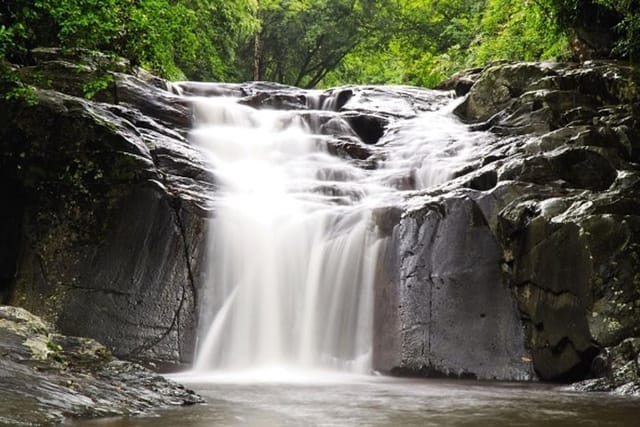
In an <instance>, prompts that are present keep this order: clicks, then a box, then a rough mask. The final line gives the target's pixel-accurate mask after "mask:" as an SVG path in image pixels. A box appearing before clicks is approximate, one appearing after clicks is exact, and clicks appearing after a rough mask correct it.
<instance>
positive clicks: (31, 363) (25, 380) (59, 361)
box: [0, 306, 202, 425]
mask: <svg viewBox="0 0 640 427" xmlns="http://www.w3.org/2000/svg"><path fill="white" fill-rule="evenodd" d="M0 352H1V353H2V358H0V372H1V374H0V386H1V387H0V424H3V425H45V424H47V425H48V424H54V423H59V422H62V421H64V420H65V419H70V418H71V419H72V418H78V417H83V418H87V417H98V416H112V415H113V416H115V415H133V414H139V413H142V412H144V411H148V410H150V409H153V408H157V407H162V406H169V405H190V404H194V403H201V402H202V399H201V398H200V397H199V396H197V395H196V394H194V393H193V392H191V391H189V390H186V389H185V388H184V387H182V386H181V385H178V384H175V383H173V382H171V381H168V380H166V379H164V378H163V377H160V376H159V375H156V374H154V373H153V372H151V371H149V370H147V369H145V368H143V367H141V366H139V365H136V364H133V363H130V362H123V361H120V360H117V359H115V358H114V357H113V356H112V355H111V353H110V352H109V350H107V348H106V347H104V346H102V345H101V344H99V343H98V342H96V341H94V340H92V339H88V338H77V337H69V336H64V335H59V334H57V333H55V331H54V330H53V329H52V328H51V327H50V326H49V325H48V324H47V323H46V322H44V321H42V320H41V319H40V318H38V317H36V316H34V315H32V314H31V313H29V312H27V311H26V310H23V309H20V308H16V307H8V306H0Z"/></svg>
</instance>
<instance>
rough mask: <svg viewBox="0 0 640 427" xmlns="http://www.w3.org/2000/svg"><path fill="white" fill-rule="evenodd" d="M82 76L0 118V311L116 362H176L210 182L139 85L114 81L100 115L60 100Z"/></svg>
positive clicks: (88, 105)
mask: <svg viewBox="0 0 640 427" xmlns="http://www.w3.org/2000/svg"><path fill="white" fill-rule="evenodd" d="M46 52H48V51H46ZM52 55H53V54H52ZM53 58H57V59H53ZM51 61H58V62H59V61H61V60H60V58H59V57H55V56H53V57H52V58H48V57H47V60H43V62H42V63H41V64H39V65H37V66H36V67H30V68H29V70H21V71H20V72H21V73H24V74H26V73H31V74H33V75H39V76H42V75H46V73H47V72H51V70H52V69H55V70H57V69H58V65H59V64H58V62H54V63H52V62H51ZM65 64H66V65H65V67H66V68H65V70H67V68H68V67H72V66H77V65H72V64H71V63H65ZM94 65H95V64H94ZM94 65H92V64H91V63H89V64H88V65H83V66H82V67H81V68H82V69H83V70H84V71H85V74H82V73H75V74H72V75H71V77H69V78H67V79H64V78H61V79H57V78H56V77H57V74H53V75H49V76H48V78H47V79H46V80H47V81H50V82H56V84H57V86H55V85H54V86H55V87H54V89H57V90H58V91H53V90H47V89H36V90H35V92H34V97H35V100H36V101H37V102H36V103H35V104H32V103H30V102H14V103H3V104H2V106H0V116H1V117H2V120H1V121H2V125H1V126H0V139H1V140H2V141H3V152H2V154H1V155H0V178H1V179H0V195H1V196H2V205H3V206H10V207H11V208H8V209H3V214H2V215H3V216H4V217H5V220H4V221H2V224H1V225H0V234H1V235H2V236H6V239H3V247H2V252H1V253H0V255H1V256H0V288H1V291H2V296H3V300H4V301H5V302H8V303H11V304H14V305H20V306H22V307H26V308H28V309H29V310H31V311H33V312H35V313H37V314H39V315H42V316H44V317H45V318H46V319H47V320H48V321H50V322H52V323H53V324H55V325H56V326H57V327H58V328H60V330H62V331H63V332H64V333H66V334H70V335H77V336H87V337H92V338H95V339H98V340H100V341H101V342H103V343H104V344H106V345H107V346H109V348H110V349H111V350H112V351H113V352H114V353H115V354H116V355H117V356H120V357H126V358H135V359H138V360H149V361H155V362H157V363H162V362H166V363H171V364H180V363H189V362H190V361H191V359H192V354H193V349H194V339H195V327H196V318H195V314H194V313H195V305H196V301H197V289H198V287H199V283H200V281H201V274H200V272H201V270H202V269H201V267H200V265H201V259H202V255H201V254H202V253H203V245H204V241H203V238H202V236H203V234H204V233H205V232H206V217H207V216H208V211H207V208H206V206H207V200H206V197H207V196H206V194H208V192H209V191H210V189H211V188H212V185H213V184H212V175H211V172H210V171H209V170H208V167H207V166H206V164H205V162H204V160H203V159H202V156H201V155H200V154H199V153H198V152H197V151H195V150H194V149H193V148H192V147H191V146H190V144H189V143H188V142H187V140H186V131H187V129H188V127H189V126H190V120H191V118H190V115H191V113H190V108H189V107H186V106H185V104H184V103H182V102H181V101H180V100H179V99H178V98H176V97H175V96H173V95H171V94H170V93H169V92H166V91H164V90H162V89H158V88H157V87H156V86H154V85H153V84H151V83H152V81H151V80H143V79H142V78H140V77H134V76H131V75H126V74H118V73H115V74H113V82H112V85H113V87H111V88H109V89H107V90H106V91H105V92H104V93H100V94H99V97H101V98H102V99H103V100H104V101H108V102H104V103H98V102H91V101H87V100H85V99H82V98H79V97H77V96H73V95H78V93H76V91H77V90H78V86H82V84H80V83H79V82H76V81H74V82H70V80H69V79H71V78H73V79H82V78H85V79H90V78H92V76H94V75H95V74H97V73H99V70H98V69H97V68H95V66H94ZM38 66H40V67H41V68H37V67H38ZM92 67H93V68H92ZM67 71H68V70H67ZM72 83H73V84H72ZM62 91H66V92H68V93H63V92H62ZM114 93H118V94H119V100H116V99H113V98H109V97H111V96H112V95H113V94H114ZM96 96H98V95H96ZM173 99H175V102H172V100H173ZM5 242H6V243H5Z"/></svg>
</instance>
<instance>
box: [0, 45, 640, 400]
mask: <svg viewBox="0 0 640 427" xmlns="http://www.w3.org/2000/svg"><path fill="white" fill-rule="evenodd" d="M36 58H37V59H38V61H39V62H38V64H37V65H36V66H35V67H32V68H29V67H26V68H24V69H20V70H18V72H19V73H20V74H21V75H22V76H23V79H25V80H27V81H30V82H32V83H33V84H36V86H38V87H40V89H36V91H35V96H36V98H37V101H38V102H37V104H35V105H31V104H29V103H26V102H12V103H4V104H2V105H1V106H0V116H1V117H2V125H1V126H0V139H1V140H2V144H3V146H4V149H3V152H2V155H1V156H0V175H1V183H0V188H1V189H0V196H1V197H2V200H3V202H2V205H3V206H4V208H3V210H2V215H3V220H2V221H1V222H0V235H2V236H3V238H4V242H7V244H3V246H2V248H1V249H0V250H1V251H2V252H0V288H1V290H2V292H3V295H4V298H5V300H7V301H8V302H9V303H11V304H13V305H20V306H22V307H25V308H27V309H29V310H31V311H33V312H35V313H37V314H39V315H42V316H44V317H45V318H46V319H47V320H49V321H51V322H53V323H54V324H55V325H56V326H57V327H58V328H59V329H60V330H61V331H62V332H63V333H65V334H72V335H79V336H89V337H92V338H95V339H97V340H99V341H100V342H102V343H104V344H105V345H106V346H107V347H109V348H111V349H112V350H113V351H114V353H115V354H116V355H119V356H123V357H128V358H135V359H140V360H149V361H154V362H169V363H174V364H175V363H188V362H190V361H191V359H192V356H193V354H192V352H193V348H194V341H195V339H196V338H195V330H196V312H197V307H198V301H199V297H200V296H199V292H200V291H201V290H202V283H203V273H204V265H203V257H204V252H205V248H204V243H205V234H206V228H207V218H209V217H210V216H211V215H214V214H215V213H214V212H211V210H210V208H209V206H210V203H209V202H210V200H208V197H209V195H210V194H211V192H212V191H213V189H214V187H215V183H214V180H213V173H212V171H210V170H209V169H208V166H207V165H206V163H205V161H204V160H203V157H202V156H201V154H200V153H199V152H198V151H197V150H196V149H195V148H193V147H191V146H190V145H189V144H188V142H187V141H186V133H187V130H188V129H189V127H190V126H191V109H190V105H189V96H188V95H209V94H220V93H224V92H233V93H237V94H240V95H241V96H245V98H244V99H243V102H244V103H245V104H248V105H251V106H254V107H258V108H259V107H270V108H282V109H301V110H304V109H309V108H310V106H312V105H311V104H310V103H309V99H310V98H311V96H310V95H309V94H307V93H304V92H301V91H298V90H296V89H293V88H285V87H278V86H269V85H261V84H247V85H227V86H225V85H206V84H186V83H185V84H182V85H181V86H180V88H181V90H182V91H183V93H184V94H185V95H187V96H177V95H174V94H172V93H171V92H169V91H167V90H165V89H166V84H165V83H163V82H160V81H158V80H157V79H154V78H152V77H151V76H145V75H142V74H139V75H137V76H133V75H131V74H125V73H117V72H116V73H110V74H109V75H110V76H112V77H111V79H110V80H109V83H108V85H107V86H106V89H103V90H101V91H98V92H97V93H96V95H95V98H94V100H93V101H88V100H85V99H82V98H80V97H79V96H78V95H81V94H82V93H81V92H82V90H80V89H79V88H82V87H83V86H84V87H85V88H86V87H87V86H86V84H87V83H88V82H92V81H95V79H96V76H97V75H100V69H101V68H100V67H101V66H100V64H99V61H98V60H97V59H96V58H88V59H87V58H85V59H84V62H85V63H84V65H78V63H79V62H78V61H81V60H82V58H78V57H75V58H71V59H69V58H66V59H65V58H63V57H61V56H59V53H56V52H51V51H40V52H39V54H38V55H36ZM43 76H49V77H46V78H43ZM43 82H44V83H43ZM639 82H640V80H639V78H638V76H637V74H636V73H635V71H634V70H632V69H630V68H627V67H624V66H621V65H616V64H612V63H587V64H583V65H580V66H577V65H551V64H503V65H497V66H493V67H489V68H487V69H484V70H475V71H474V72H473V73H471V74H466V75H461V76H458V78H455V79H453V80H451V81H450V82H448V83H447V84H446V86H445V88H446V89H456V91H457V92H458V94H459V95H464V96H466V98H465V100H464V101H463V102H462V104H461V105H460V106H459V107H458V109H457V114H458V115H459V116H460V117H461V118H462V119H463V120H465V121H467V122H469V123H470V126H471V128H472V129H477V130H484V131H486V130H488V131H489V132H490V135H492V136H491V138H489V140H487V141H485V143H484V144H483V146H482V147H479V148H478V150H477V152H476V154H475V155H474V158H472V159H471V160H470V161H469V163H468V164H467V165H465V166H464V167H461V168H460V170H458V171H457V172H456V174H455V177H454V178H453V179H452V180H451V181H449V182H448V183H446V184H443V185H440V186H438V187H435V188H432V189H428V190H422V191H415V192H412V193H410V194H408V195H407V196H406V197H405V198H404V199H403V201H402V202H401V203H398V204H397V205H396V206H393V207H390V208H388V209H381V210H379V211H378V212H376V213H375V215H374V217H375V218H376V221H377V224H378V228H379V229H380V230H381V231H382V232H383V233H385V234H387V235H388V236H389V238H390V242H389V245H388V246H389V248H388V250H387V252H386V255H385V259H384V260H381V263H380V266H379V271H378V273H379V274H378V280H377V283H376V315H375V329H376V333H375V338H374V360H375V368H376V369H379V370H381V371H384V372H391V373H398V374H411V375H415V374H421V375H446V376H455V377H458V376H462V377H477V378H487V379H490V378H498V379H511V380H513V379H536V378H539V379H543V380H562V381H572V380H579V379H583V378H587V377H589V376H600V377H603V378H605V380H600V382H599V383H598V384H596V385H593V384H591V385H590V386H593V387H595V386H597V387H600V388H611V387H619V386H622V385H623V384H627V385H625V387H627V390H633V387H634V386H633V383H634V381H635V383H636V384H637V382H638V369H639V367H638V362H637V357H638V346H637V345H636V344H637V343H636V341H637V340H638V337H640V318H638V313H640V311H639V310H638V308H639V307H640V265H639V264H640V253H639V248H640V246H639V244H638V243H639V237H638V236H639V234H638V229H639V227H640V218H639V216H638V215H639V212H640V204H639V203H638V200H640V199H639V198H638V191H639V190H640V172H639V169H638V161H639V160H640V145H639V144H640V110H639V102H640V89H638V84H639ZM42 87H47V88H46V89H45V88H42ZM361 91H363V89H361V88H343V89H340V90H335V91H332V92H327V93H326V99H325V100H331V102H330V104H331V106H332V108H333V109H334V110H336V111H337V112H338V113H339V115H340V120H342V121H344V122H345V123H347V124H348V127H349V129H347V130H345V127H344V126H343V125H339V124H340V123H338V122H339V121H340V120H338V119H337V118H335V117H334V116H330V115H325V116H323V115H322V114H320V113H318V114H319V115H318V117H313V120H314V123H316V125H318V126H320V128H321V130H322V132H324V133H325V134H328V135H334V136H337V137H336V138H335V139H334V140H333V141H332V142H331V144H330V150H331V151H332V154H335V155H340V156H342V157H346V158H350V159H352V160H353V162H354V163H357V164H359V165H361V166H362V167H363V168H368V167H374V166H375V159H376V156H379V155H380V153H381V152H383V151H384V150H386V149H387V148H386V147H383V146H381V143H380V142H379V141H380V137H381V136H382V135H383V134H384V133H385V132H387V131H388V129H390V124H393V123H396V122H398V121H399V120H400V119H402V118H407V117H412V115H413V116H415V115H417V114H418V112H419V111H421V110H425V109H429V108H431V107H432V106H430V104H429V103H430V102H431V103H433V104H434V105H433V108H435V107H436V106H437V105H436V104H438V103H442V102H443V99H444V98H446V96H447V95H446V94H442V96H441V97H440V98H441V99H440V98H438V99H436V100H435V101H433V100H431V101H425V100H424V99H422V98H421V95H420V93H419V91H415V90H410V91H408V90H406V89H402V90H401V89H384V90H383V89H375V90H373V89H372V90H369V92H367V94H366V96H359V95H358V93H360V92H361ZM314 96H316V98H317V94H316V95H314ZM322 96H324V95H322ZM322 96H321V98H322ZM358 96H359V98H358ZM367 97H370V98H371V99H373V98H375V97H379V98H380V99H385V100H388V102H389V104H388V105H389V108H388V110H387V111H381V110H380V109H377V108H374V107H372V104H368V103H367V102H368V101H367V99H369V98H367ZM352 98H353V99H355V98H358V99H360V101H358V102H360V103H359V104H358V102H356V101H351V103H349V102H350V100H352ZM385 102H386V101H385ZM398 105H405V106H406V105H409V106H411V105H413V106H414V107H415V108H413V109H411V108H409V107H407V108H408V109H407V110H403V111H400V110H398V109H397V107H398ZM403 108H405V107H403ZM305 114H306V115H307V116H308V115H309V114H312V113H302V116H303V117H306V116H305ZM314 114H315V113H314ZM338 125H339V126H338ZM409 181H410V179H409ZM407 185H409V184H407ZM629 384H631V385H629Z"/></svg>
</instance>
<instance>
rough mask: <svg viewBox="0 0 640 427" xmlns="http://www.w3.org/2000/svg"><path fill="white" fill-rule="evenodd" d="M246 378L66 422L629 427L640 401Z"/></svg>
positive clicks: (523, 388)
mask: <svg viewBox="0 0 640 427" xmlns="http://www.w3.org/2000/svg"><path fill="white" fill-rule="evenodd" d="M246 378H247V381H244V380H243V378H242V377H235V378H233V377H228V378H227V379H225V377H218V378H213V379H215V380H216V381H218V382H216V383H191V384H189V386H190V387H192V388H194V389H195V390H197V391H198V392H199V393H201V394H202V395H203V396H204V397H205V399H206V400H207V402H208V403H207V404H206V405H199V406H195V407H188V408H175V409H169V410H162V411H158V412H157V413H154V414H152V415H151V416H146V417H134V418H116V419H106V420H96V421H85V422H76V423H73V424H72V425H75V426H77V425H86V426H101V427H131V426H140V427H147V426H148V427H169V426H172V427H173V426H185V427H205V426H267V427H270V426H380V427H382V426H408V427H412V426H554V425H558V426H560V425H561V426H636V425H638V418H639V416H640V399H637V398H629V397H620V396H613V395H610V394H606V393H577V392H571V391H566V390H563V389H562V388H561V387H557V386H551V385H544V384H531V383H486V382H475V381H443V380H415V379H398V378H388V377H342V378H338V377H331V376H330V377H327V378H326V379H325V380H324V381H318V380H317V378H299V379H298V380H294V379H292V378H288V379H287V380H288V381H287V382H280V383H277V382H270V381H269V380H265V381H264V382H260V381H258V382H256V381H255V376H254V380H253V381H249V379H250V376H247V377H246ZM211 379H212V378H209V380H211Z"/></svg>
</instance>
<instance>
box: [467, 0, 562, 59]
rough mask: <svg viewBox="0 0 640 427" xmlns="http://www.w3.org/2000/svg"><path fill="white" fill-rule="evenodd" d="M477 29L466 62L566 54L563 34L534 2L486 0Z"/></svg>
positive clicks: (550, 56) (549, 56)
mask: <svg viewBox="0 0 640 427" xmlns="http://www.w3.org/2000/svg"><path fill="white" fill-rule="evenodd" d="M479 28H480V33H479V35H478V38H477V39H476V40H475V41H474V43H473V44H472V46H471V49H470V51H471V57H470V65H483V64H486V63H487V62H490V61H495V60H525V61H534V60H540V59H559V58H564V57H566V56H568V50H567V46H568V41H567V38H566V36H565V35H564V34H563V33H562V31H560V29H559V28H558V27H557V26H556V23H555V21H554V19H553V17H552V16H551V15H549V12H548V11H547V10H546V9H544V8H543V7H541V5H540V3H537V2H534V1H522V0H488V2H487V6H486V9H485V13H484V14H483V17H482V19H481V20H480V22H479Z"/></svg>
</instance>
